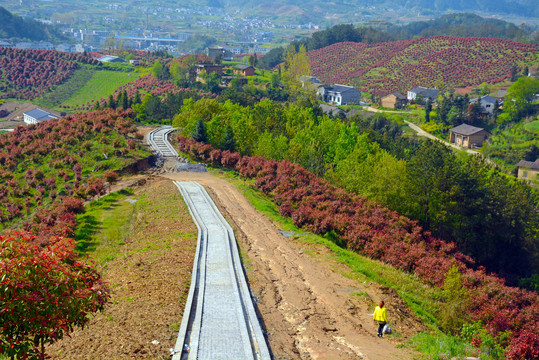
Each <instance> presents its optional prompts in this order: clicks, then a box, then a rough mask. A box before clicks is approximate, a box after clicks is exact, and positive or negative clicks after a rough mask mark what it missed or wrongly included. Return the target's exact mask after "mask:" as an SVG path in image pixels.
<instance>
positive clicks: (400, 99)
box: [380, 91, 408, 109]
mask: <svg viewBox="0 0 539 360" xmlns="http://www.w3.org/2000/svg"><path fill="white" fill-rule="evenodd" d="M407 102H408V101H407V99H406V97H405V96H404V95H402V94H401V93H399V92H396V91H395V92H392V93H391V94H388V95H386V96H384V97H383V98H381V99H380V106H382V107H385V108H388V109H402V108H404V107H405V106H406V103H407Z"/></svg>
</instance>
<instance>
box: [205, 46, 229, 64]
mask: <svg viewBox="0 0 539 360" xmlns="http://www.w3.org/2000/svg"><path fill="white" fill-rule="evenodd" d="M206 55H208V57H209V58H210V59H213V60H215V59H221V60H225V61H232V55H233V54H232V52H231V51H230V50H227V49H225V48H223V47H220V46H217V47H212V48H208V50H207V51H206Z"/></svg>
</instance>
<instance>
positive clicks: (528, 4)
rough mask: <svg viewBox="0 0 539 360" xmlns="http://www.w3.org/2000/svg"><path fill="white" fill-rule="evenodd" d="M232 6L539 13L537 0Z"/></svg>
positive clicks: (251, 0)
mask: <svg viewBox="0 0 539 360" xmlns="http://www.w3.org/2000/svg"><path fill="white" fill-rule="evenodd" d="M228 6H230V7H240V8H244V9H253V8H254V9H255V10H257V11H259V12H260V13H262V12H267V11H272V12H273V11H275V10H279V9H282V10H288V11H290V9H291V6H293V7H295V8H296V9H297V10H296V12H295V13H294V14H293V15H294V16H297V17H301V16H304V17H309V16H310V15H311V14H317V15H318V14H319V15H320V16H323V15H324V13H326V12H327V11H328V6H330V7H331V11H332V12H337V13H342V12H347V11H348V12H355V11H357V7H358V6H362V7H364V8H365V7H371V8H378V9H379V8H386V9H394V10H398V9H408V10H417V11H418V12H425V11H431V12H437V13H443V12H447V11H459V12H463V11H468V12H469V11H478V12H482V13H498V14H515V15H521V16H525V17H534V16H535V17H537V16H539V6H537V0H496V1H492V0H363V1H354V0H348V1H345V0H340V1H333V2H331V3H328V2H321V1H318V0H293V1H292V0H277V1H270V0H262V1H255V0H248V1H240V0H230V1H229V2H228ZM268 9H269V10H268ZM284 15H287V14H284Z"/></svg>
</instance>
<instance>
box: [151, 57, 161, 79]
mask: <svg viewBox="0 0 539 360" xmlns="http://www.w3.org/2000/svg"><path fill="white" fill-rule="evenodd" d="M152 74H153V76H154V77H155V78H156V79H161V77H162V76H163V64H162V63H161V61H159V60H157V61H156V62H155V63H154V64H153V67H152Z"/></svg>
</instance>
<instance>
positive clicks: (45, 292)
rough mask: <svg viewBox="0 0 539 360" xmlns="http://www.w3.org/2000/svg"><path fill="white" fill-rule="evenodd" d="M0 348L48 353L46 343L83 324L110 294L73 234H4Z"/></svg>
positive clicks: (13, 353) (0, 243)
mask: <svg viewBox="0 0 539 360" xmlns="http://www.w3.org/2000/svg"><path fill="white" fill-rule="evenodd" d="M0 274H2V275H1V277H0V329H1V333H0V353H2V354H3V355H5V356H8V357H13V358H15V357H16V358H21V359H24V358H27V357H31V358H38V359H44V358H45V348H44V346H45V344H50V343H53V342H55V341H56V340H59V339H61V338H62V337H63V336H64V335H66V334H68V333H69V332H71V331H73V329H74V328H75V327H78V326H80V327H83V326H84V325H85V324H86V323H87V322H88V320H89V318H88V317H87V315H88V314H91V313H94V312H97V311H100V310H102V309H103V307H104V305H105V303H106V301H107V299H108V298H109V294H108V291H107V289H106V287H105V286H104V285H103V283H102V282H101V277H100V275H99V273H98V272H97V270H96V267H95V265H94V264H92V263H85V262H83V261H81V260H80V259H78V258H77V256H76V254H75V242H74V240H72V239H68V238H62V237H54V238H51V239H49V242H48V244H46V245H43V244H38V243H37V241H36V238H35V237H34V236H31V235H30V234H29V233H28V232H24V231H19V232H11V233H8V234H6V235H2V236H0Z"/></svg>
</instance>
